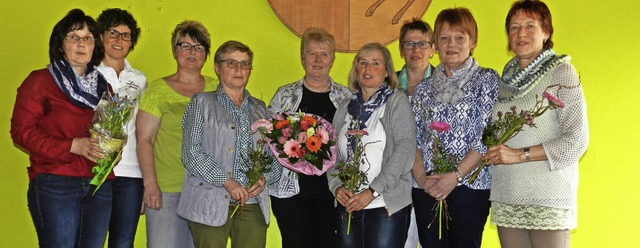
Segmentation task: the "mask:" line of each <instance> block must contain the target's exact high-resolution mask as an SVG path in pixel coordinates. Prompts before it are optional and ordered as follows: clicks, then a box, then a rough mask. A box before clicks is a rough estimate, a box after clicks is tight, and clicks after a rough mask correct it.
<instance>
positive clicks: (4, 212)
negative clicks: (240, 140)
mask: <svg viewBox="0 0 640 248" xmlns="http://www.w3.org/2000/svg"><path fill="white" fill-rule="evenodd" d="M548 4H549V6H550V8H551V10H552V14H553V17H554V20H553V21H554V25H555V29H556V33H555V34H554V40H555V43H556V47H555V50H556V51H557V52H558V53H568V54H570V55H571V56H572V57H573V64H574V65H575V67H576V68H577V70H578V71H579V73H580V76H581V79H582V84H583V87H584V90H585V95H586V98H587V102H588V114H589V122H590V123H589V124H590V130H591V140H590V141H591V142H590V146H589V149H588V151H587V153H586V155H585V156H584V157H583V159H582V161H581V163H580V172H581V178H580V190H579V226H578V228H577V229H576V230H575V231H574V232H572V243H573V247H603V246H608V247H630V246H632V244H633V243H632V241H631V240H632V238H631V237H634V235H636V232H635V231H634V230H637V228H636V225H637V223H638V222H640V217H639V216H640V215H638V214H637V212H636V211H637V209H638V207H639V205H638V199H640V190H639V189H638V188H637V184H638V183H637V180H638V179H637V178H638V177H637V175H638V174H640V167H639V166H638V165H640V163H639V162H638V159H637V158H638V155H637V154H638V152H637V150H638V148H640V146H638V145H637V141H638V140H640V134H639V133H638V132H637V131H636V130H635V129H633V128H632V126H636V127H637V126H638V125H637V124H633V123H635V121H637V119H638V118H637V116H638V114H639V111H638V110H637V109H636V108H634V107H632V106H634V105H635V106H638V103H637V102H638V101H637V100H635V101H634V100H633V98H632V97H634V96H638V95H640V90H638V87H637V86H636V84H637V83H638V82H639V81H638V80H637V79H636V78H637V76H636V75H638V73H639V72H640V70H639V68H638V67H639V66H640V59H638V55H640V48H638V46H637V45H636V44H635V43H636V42H633V44H632V41H633V40H635V39H637V38H639V36H638V33H637V24H638V23H640V20H639V15H638V14H637V9H639V7H640V3H638V2H637V1H634V0H621V1H595V0H584V1H578V0H563V1H559V0H556V1H551V0H549V1H548ZM454 6H465V7H468V8H470V9H471V11H472V12H473V13H474V15H475V17H476V19H477V21H478V24H479V28H480V31H479V44H478V48H477V49H476V52H475V57H476V58H477V59H478V61H479V62H480V64H481V65H483V66H486V67H491V68H494V69H497V70H498V71H501V69H502V66H503V65H504V63H505V62H506V61H507V60H508V59H509V57H510V56H511V55H509V54H508V52H507V51H506V42H507V41H506V35H505V33H504V18H505V15H506V12H507V10H508V8H509V6H510V1H473V0H435V1H434V2H433V3H432V4H431V6H430V8H429V10H428V11H427V13H426V15H425V16H424V19H425V20H426V21H428V22H430V23H432V22H433V20H434V19H435V16H436V15H437V13H438V11H439V10H441V9H443V8H448V7H454ZM76 7H77V8H81V9H83V10H85V12H87V13H88V14H90V15H93V16H97V14H99V13H100V11H101V10H102V9H104V8H106V7H119V8H124V9H128V10H130V11H131V12H132V13H133V14H134V15H135V17H136V18H137V19H138V21H139V24H140V26H141V27H142V30H143V32H142V36H141V40H140V42H139V44H138V45H137V47H136V50H135V51H133V52H132V53H131V55H130V56H129V60H130V62H131V63H132V64H133V65H134V66H135V67H136V68H138V69H140V70H141V71H143V72H144V73H145V74H146V75H147V77H148V78H149V79H150V80H153V79H155V78H158V77H161V76H164V75H168V74H171V73H173V72H174V71H175V69H176V65H175V62H174V60H173V58H172V57H171V52H170V51H171V50H170V49H171V48H170V41H169V39H170V33H171V30H172V29H173V27H174V26H175V25H176V24H177V23H178V22H180V21H182V20H184V19H195V20H200V21H202V22H203V23H204V25H205V26H206V27H208V28H209V31H210V32H211V34H212V39H213V44H212V47H214V48H215V47H217V46H218V45H220V44H221V43H222V42H224V41H226V40H229V39H235V40H240V41H242V42H244V43H246V44H248V45H249V46H250V47H251V48H252V49H253V50H254V52H255V61H254V66H255V69H254V71H253V72H252V73H253V75H251V79H250V82H249V86H248V89H249V90H250V91H251V92H252V94H253V95H254V96H258V97H261V98H262V99H264V100H265V101H268V100H269V99H270V98H271V96H272V95H273V93H274V92H275V90H276V88H277V87H278V86H280V85H283V84H285V83H288V82H292V81H295V80H297V79H299V78H300V77H301V76H302V74H303V70H302V68H301V65H300V60H299V42H300V40H299V38H297V37H296V36H295V35H294V34H293V33H291V32H290V31H289V30H288V29H287V28H286V27H285V26H284V25H283V24H281V23H280V21H279V20H278V19H277V17H276V15H275V14H274V13H273V12H272V11H271V8H270V7H269V5H268V3H267V1H258V0H245V1H223V0H210V1H203V0H192V1H187V2H185V1H170V0H138V1H124V0H114V1H60V0H51V1H15V0H12V1H4V2H3V4H2V6H1V7H0V29H1V30H2V34H3V35H2V37H3V38H2V39H0V59H1V60H0V68H2V69H1V70H2V73H0V85H2V86H3V88H4V90H2V91H0V151H2V152H1V153H0V154H1V155H2V156H1V159H0V195H1V196H2V198H1V199H2V200H0V201H2V204H0V213H1V214H0V223H2V224H0V233H1V235H0V247H35V246H36V244H37V239H36V234H35V231H34V227H33V224H32V223H31V218H30V216H29V213H28V210H27V206H26V205H27V204H26V189H27V184H28V180H27V174H26V170H25V167H26V166H27V165H28V157H27V155H26V154H25V153H24V152H22V151H20V150H18V149H16V148H15V147H14V146H13V143H12V142H11V138H10V136H9V124H10V123H9V121H10V118H11V111H12V109H13V103H14V101H15V92H16V91H15V90H16V88H17V87H18V86H19V85H20V83H21V82H22V80H23V79H24V78H25V77H26V76H27V75H28V73H29V72H30V71H32V70H35V69H39V68H43V67H44V66H46V65H47V63H48V53H47V49H48V47H47V46H48V45H47V44H48V38H49V35H50V33H51V30H52V28H53V25H54V24H55V23H56V22H57V21H58V20H59V19H61V18H62V17H63V16H64V15H65V14H66V13H67V11H69V10H70V9H71V8H76ZM389 47H390V49H391V51H392V52H393V54H394V61H396V62H397V63H396V67H400V66H401V64H402V63H400V61H401V60H400V57H399V55H398V49H397V42H394V43H392V44H391V45H390V46H389ZM352 58H353V54H338V55H337V58H336V62H335V64H334V68H333V70H332V72H331V75H332V77H333V78H334V79H336V80H337V81H339V82H346V77H347V73H348V70H349V68H350V63H351V60H352ZM434 63H437V61H434ZM203 73H204V74H206V75H210V76H215V75H214V72H213V69H212V62H211V60H209V61H207V63H206V66H205V69H204V70H203ZM634 102H635V104H634ZM142 220H143V221H144V217H143V218H142ZM142 223H144V222H142ZM274 223H275V222H274ZM268 232H269V236H268V240H269V243H270V245H268V247H279V245H277V244H278V243H279V235H278V231H277V229H276V225H272V226H271V228H270V229H269V231H268ZM144 237H145V235H144V225H143V224H141V225H140V228H139V234H138V239H137V242H136V247H144V244H145V242H144V240H145V239H144ZM498 246H499V244H498V240H497V234H496V228H495V226H490V225H488V226H487V228H486V231H485V239H484V245H483V247H498Z"/></svg>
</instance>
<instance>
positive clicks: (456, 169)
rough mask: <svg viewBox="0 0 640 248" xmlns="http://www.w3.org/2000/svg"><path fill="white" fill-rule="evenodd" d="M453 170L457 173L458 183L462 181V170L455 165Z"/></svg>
mask: <svg viewBox="0 0 640 248" xmlns="http://www.w3.org/2000/svg"><path fill="white" fill-rule="evenodd" d="M453 172H455V173H456V180H457V181H458V183H462V180H463V179H464V178H462V175H460V171H458V168H456V167H453Z"/></svg>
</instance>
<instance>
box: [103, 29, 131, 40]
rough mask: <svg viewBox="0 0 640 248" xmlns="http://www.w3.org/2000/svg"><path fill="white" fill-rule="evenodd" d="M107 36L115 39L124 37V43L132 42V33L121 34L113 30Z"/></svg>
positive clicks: (108, 31)
mask: <svg viewBox="0 0 640 248" xmlns="http://www.w3.org/2000/svg"><path fill="white" fill-rule="evenodd" d="M107 35H108V36H109V37H111V38H114V39H118V38H119V37H122V40H124V41H131V33H120V32H119V31H118V30H115V29H113V28H110V29H109V30H107Z"/></svg>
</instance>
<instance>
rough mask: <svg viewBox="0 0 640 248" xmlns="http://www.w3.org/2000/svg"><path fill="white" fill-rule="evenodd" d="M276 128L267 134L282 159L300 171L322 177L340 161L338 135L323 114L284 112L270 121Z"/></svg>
mask: <svg viewBox="0 0 640 248" xmlns="http://www.w3.org/2000/svg"><path fill="white" fill-rule="evenodd" d="M268 121H269V122H271V124H272V126H273V130H272V131H271V132H269V133H267V134H266V137H267V138H268V139H269V148H270V149H271V151H272V152H273V154H274V155H275V156H276V159H277V160H278V162H279V163H280V164H281V165H282V166H284V167H286V168H288V169H290V170H292V171H295V172H298V173H302V174H305V175H316V176H320V175H322V174H324V173H325V172H326V171H327V170H329V169H330V168H331V167H333V165H334V164H335V162H336V146H335V143H336V142H335V140H336V134H335V130H334V128H333V126H332V125H331V123H329V122H328V121H327V120H325V119H323V118H322V117H320V116H317V115H312V114H306V113H303V112H298V113H281V114H277V115H275V116H274V117H272V118H271V119H269V120H268Z"/></svg>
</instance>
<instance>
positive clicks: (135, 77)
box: [11, 0, 588, 247]
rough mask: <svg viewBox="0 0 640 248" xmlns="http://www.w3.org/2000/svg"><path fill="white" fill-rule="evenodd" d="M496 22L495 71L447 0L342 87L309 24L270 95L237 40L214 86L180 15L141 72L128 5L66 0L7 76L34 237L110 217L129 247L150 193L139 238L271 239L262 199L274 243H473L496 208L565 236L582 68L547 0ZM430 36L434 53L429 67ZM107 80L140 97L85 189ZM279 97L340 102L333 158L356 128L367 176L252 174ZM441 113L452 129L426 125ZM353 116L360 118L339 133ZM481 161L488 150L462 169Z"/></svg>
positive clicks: (503, 235)
mask: <svg viewBox="0 0 640 248" xmlns="http://www.w3.org/2000/svg"><path fill="white" fill-rule="evenodd" d="M505 28H506V32H507V34H508V37H509V50H510V51H511V52H513V53H514V54H515V57H514V58H513V59H511V60H510V61H509V62H508V63H507V65H506V66H505V68H504V71H503V73H502V78H500V76H499V75H498V73H497V72H496V71H494V70H492V69H488V68H483V67H481V66H479V65H478V62H477V61H476V60H475V59H474V58H473V57H472V55H473V51H474V50H475V48H476V46H477V41H478V27H477V24H476V22H475V20H474V18H473V15H472V14H471V12H470V11H469V10H468V9H466V8H452V9H445V10H443V11H441V12H440V13H439V14H438V16H437V18H436V21H435V23H434V30H432V29H431V27H430V26H429V25H428V24H426V23H424V22H422V21H420V20H412V21H410V22H407V23H405V25H404V26H403V27H402V29H401V34H400V54H401V56H402V58H403V59H404V60H405V65H404V66H403V68H402V69H401V70H400V71H397V72H396V71H395V69H394V66H393V62H392V59H391V53H390V52H389V50H388V49H387V48H386V47H384V46H383V45H381V44H378V43H372V44H367V45H365V46H363V47H362V48H361V49H360V50H359V51H358V53H357V54H356V56H355V58H354V60H353V64H352V68H351V71H350V73H349V78H348V83H347V85H348V88H347V87H344V86H342V85H340V84H338V83H336V82H335V81H334V80H333V79H332V78H331V77H330V76H329V71H330V70H331V68H332V66H333V62H334V59H335V41H334V39H333V36H332V35H331V34H329V33H327V32H326V31H324V30H322V29H315V28H310V29H308V30H307V31H306V32H305V33H304V35H303V37H302V41H301V48H300V59H301V62H302V66H303V68H304V71H305V75H304V76H303V77H302V78H301V79H300V80H298V81H296V82H293V83H290V84H287V85H285V86H282V87H280V88H279V89H278V91H277V92H276V94H275V95H274V97H273V98H272V99H271V102H270V103H269V106H268V107H267V106H266V105H265V103H264V102H262V101H261V100H259V99H257V98H254V97H253V96H251V94H250V93H249V91H247V90H246V86H247V82H248V81H249V76H250V75H251V71H252V62H253V52H252V51H251V49H250V48H249V47H248V46H246V45H245V44H242V43H241V42H238V41H227V42H224V43H223V44H222V45H221V46H220V47H219V48H218V49H217V50H216V51H215V53H214V56H213V59H214V71H215V73H216V75H217V77H218V80H219V83H218V84H217V86H216V85H215V84H216V82H217V81H218V80H216V79H214V78H211V77H207V76H205V75H203V74H202V72H201V71H202V68H203V65H204V64H205V61H206V60H207V58H208V57H209V54H210V50H211V47H210V46H211V40H210V35H209V33H208V31H207V29H206V28H205V27H204V26H203V25H202V24H201V23H199V22H197V21H184V22H182V23H180V24H178V25H177V26H176V28H175V29H174V31H173V33H172V37H171V48H172V51H173V56H174V58H175V60H176V62H177V70H176V72H175V73H174V74H172V75H169V76H166V77H163V78H160V79H158V80H155V81H153V82H151V83H150V84H149V85H148V86H147V84H146V78H145V77H144V75H143V74H142V73H140V72H139V71H137V70H135V69H133V68H132V67H131V65H130V64H129V63H128V62H127V60H126V56H127V55H128V54H129V52H130V51H131V50H133V47H134V46H135V44H136V42H137V40H138V37H139V35H140V29H139V28H138V27H137V24H136V22H135V19H133V17H132V16H131V15H130V14H129V13H128V12H126V11H123V10H120V9H108V10H105V11H103V13H102V14H101V15H100V17H99V18H98V22H97V23H96V22H95V21H94V20H93V19H92V18H91V17H89V16H86V15H85V14H84V13H83V12H82V11H81V10H77V9H76V10H72V11H71V12H69V13H68V14H67V16H65V17H64V18H63V19H62V20H61V21H60V22H58V23H57V24H56V26H55V27H54V30H53V32H52V34H51V38H50V47H49V53H50V63H51V64H49V65H48V66H47V68H46V69H41V70H37V71H34V72H32V73H31V74H30V75H29V76H28V77H27V79H25V81H24V82H23V84H22V85H21V86H20V88H19V89H18V95H17V98H16V104H15V107H14V112H13V117H12V119H11V135H12V138H13V140H14V142H15V143H16V144H17V145H19V146H21V147H22V148H23V149H25V150H26V151H27V152H28V153H29V155H30V162H31V166H30V167H29V178H30V184H29V189H28V205H29V211H30V212H31V215H32V218H33V221H34V224H35V227H36V231H37V234H38V240H39V243H40V246H41V247H102V246H103V244H104V243H105V239H106V236H107V231H108V232H109V235H108V236H109V240H108V245H109V247H132V246H133V239H134V236H135V230H136V227H137V223H138V216H139V213H140V211H141V205H143V207H142V211H144V212H146V224H147V245H148V246H149V247H225V246H226V245H227V241H228V239H229V238H231V244H232V246H233V247H265V246H266V230H267V227H268V225H269V219H270V216H269V214H270V212H271V210H272V211H273V213H274V215H275V218H276V220H277V221H278V227H279V229H280V233H281V236H282V247H415V246H416V244H417V243H418V240H419V243H420V244H421V245H422V246H423V247H480V244H481V240H482V232H483V228H484V225H485V223H486V219H487V216H488V214H489V209H490V208H491V209H492V211H493V212H492V219H491V221H492V223H494V224H496V225H497V226H498V234H499V237H500V242H501V245H502V246H503V247H569V230H571V229H573V228H575V227H576V219H577V218H576V196H577V192H576V191H577V178H578V174H577V171H578V168H577V166H578V160H579V159H580V157H581V155H582V154H583V153H584V151H585V150H586V147H587V143H588V126H587V118H586V107H585V100H584V96H583V93H582V89H581V87H580V82H579V79H578V76H577V73H576V71H575V69H574V68H573V66H572V65H571V64H570V57H568V56H566V55H557V54H556V53H555V52H554V51H553V50H552V47H553V41H552V39H551V38H552V35H553V31H554V30H553V26H552V22H551V14H550V12H549V9H548V7H547V6H546V5H545V4H544V3H543V2H541V1H538V0H520V1H516V2H515V3H514V4H513V5H512V7H511V9H510V11H509V13H508V15H507V19H506V23H505ZM435 52H437V54H438V55H439V57H440V61H441V63H440V64H439V65H438V66H436V67H433V66H431V65H430V63H429V59H430V58H431V57H432V56H433V55H434V53H435ZM553 85H562V86H563V87H556V88H555V91H553V92H552V93H553V94H554V95H555V96H556V97H557V98H558V99H560V100H561V101H563V103H564V106H563V108H558V109H554V110H549V111H547V112H546V113H545V114H543V115H541V116H539V117H536V119H535V123H536V128H535V129H533V128H530V127H528V126H525V127H523V130H521V131H520V133H519V134H518V135H516V136H515V137H514V138H513V139H511V140H509V141H508V142H506V143H504V144H500V145H496V146H492V147H486V146H485V145H484V144H483V142H482V133H483V130H484V129H485V127H487V125H489V123H491V121H492V120H495V119H496V118H498V116H499V115H500V114H501V113H504V112H505V111H508V110H509V109H511V108H512V106H516V107H517V108H518V109H530V108H532V107H533V106H535V105H536V104H537V103H538V101H540V99H541V95H542V94H543V92H545V90H547V89H548V86H553ZM106 91H110V92H122V91H126V92H129V93H131V94H135V95H138V94H140V95H142V97H141V98H140V101H139V111H138V112H137V115H136V118H135V120H134V121H133V122H132V123H130V124H129V125H128V126H127V131H128V134H129V138H128V142H127V143H126V145H125V146H124V151H123V154H122V158H121V159H120V161H119V162H118V165H117V166H116V167H115V169H114V172H115V175H114V176H111V177H110V180H107V181H106V182H105V183H104V184H103V185H102V186H101V187H100V188H99V190H98V191H97V192H96V193H95V195H91V193H92V192H93V188H92V187H89V181H90V179H91V177H92V173H91V168H92V167H93V164H94V163H95V162H96V161H97V159H100V158H102V157H103V156H104V154H103V153H104V151H102V150H101V149H100V148H99V147H100V146H99V144H98V143H97V142H98V141H97V140H95V139H93V138H90V137H88V135H87V129H88V127H89V125H90V123H91V118H92V117H93V114H94V110H93V109H94V108H95V107H96V105H97V104H98V101H99V100H100V97H101V95H102V94H103V93H104V92H106ZM143 91H144V93H142V92H143ZM287 111H291V112H297V111H302V112H306V113H312V114H315V115H318V116H321V117H323V118H325V119H327V120H330V121H331V120H333V122H332V124H333V126H334V127H335V130H336V133H337V141H336V145H337V148H338V149H337V150H338V161H339V162H349V161H353V159H354V151H353V149H354V148H355V147H356V146H357V144H356V143H358V142H362V143H364V144H367V145H366V146H364V153H363V154H365V155H364V157H365V158H366V159H363V160H361V161H360V165H359V166H360V170H361V171H362V172H364V173H365V176H366V178H367V182H368V183H367V184H363V185H361V186H360V188H359V190H357V191H356V192H352V191H351V190H349V189H347V188H346V187H344V185H343V183H344V182H342V181H341V178H340V177H335V176H333V175H334V174H336V173H337V172H336V171H335V170H336V169H335V168H333V169H331V170H329V171H328V172H327V173H325V174H324V175H321V176H307V175H301V174H297V173H293V172H291V171H290V170H288V169H286V168H283V167H282V166H280V165H279V164H278V163H277V162H272V163H271V164H268V165H266V167H267V170H266V171H265V172H264V173H263V174H262V175H260V178H259V179H258V180H257V182H255V183H253V184H250V183H249V180H250V179H249V178H248V177H247V175H246V173H245V172H246V171H247V170H248V169H249V167H250V165H249V164H248V160H247V159H246V158H247V157H248V154H249V152H250V150H251V149H253V146H255V144H257V142H256V141H257V139H258V138H259V135H258V134H256V133H255V132H252V131H251V124H252V123H253V122H254V121H256V120H259V119H262V118H266V117H269V116H271V115H274V114H276V113H281V112H287ZM434 121H440V122H446V123H448V124H449V125H450V130H447V131H445V132H442V133H439V134H438V136H437V139H436V138H434V135H433V134H432V131H431V130H430V129H429V123H431V122H434ZM133 123H135V124H133ZM354 130H364V131H366V133H367V135H365V136H363V137H362V138H361V140H360V141H358V140H357V139H354V138H353V137H352V136H347V135H346V134H347V133H349V132H352V131H354ZM436 140H437V141H438V142H440V144H439V145H440V146H441V147H442V148H443V149H444V150H445V151H446V152H448V153H450V154H452V155H453V157H455V159H456V163H455V169H454V170H453V171H451V172H447V173H441V174H433V173H430V172H431V171H432V170H433V169H434V166H435V165H434V163H433V162H432V161H433V157H434V156H435V153H434V150H433V147H434V142H436ZM179 147H181V149H179ZM483 162H484V163H486V164H491V165H492V166H488V167H485V168H484V169H482V171H480V172H479V173H478V175H479V176H478V178H477V180H475V181H473V182H470V180H469V178H470V175H471V174H472V173H474V172H475V171H476V170H478V167H479V165H480V164H481V163H483ZM269 200H270V201H271V203H269ZM443 200H446V202H447V206H448V207H447V210H448V213H449V216H448V218H447V219H446V220H445V221H446V223H447V224H446V226H441V227H444V228H439V227H437V224H436V225H430V224H429V223H433V222H434V218H437V212H436V211H437V210H436V209H434V208H433V206H434V205H435V204H437V203H438V202H439V201H443ZM237 205H239V206H241V207H242V208H241V210H237V211H239V212H236V208H235V206H237ZM270 208H272V209H270ZM436 223H437V220H436Z"/></svg>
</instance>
